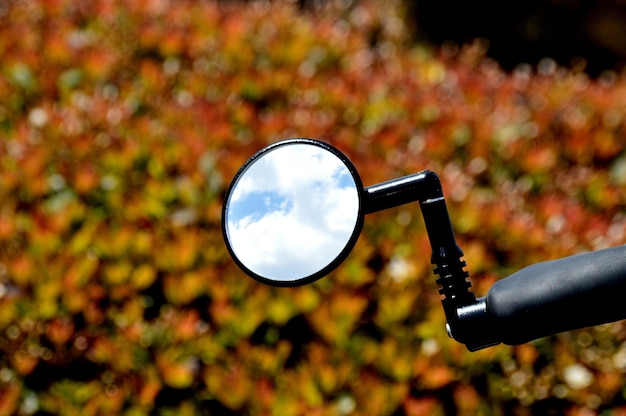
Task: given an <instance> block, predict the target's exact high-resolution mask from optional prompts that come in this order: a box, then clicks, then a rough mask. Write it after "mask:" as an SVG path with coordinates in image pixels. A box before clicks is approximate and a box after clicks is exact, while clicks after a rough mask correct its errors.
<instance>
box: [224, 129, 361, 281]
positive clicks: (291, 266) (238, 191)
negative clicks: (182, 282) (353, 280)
mask: <svg viewBox="0 0 626 416" xmlns="http://www.w3.org/2000/svg"><path fill="white" fill-rule="evenodd" d="M362 192H363V186H362V184H361V180H360V178H359V177H358V174H357V173H356V170H355V169H354V167H353V166H352V164H351V163H350V162H349V161H348V159H347V158H346V157H345V156H344V155H342V154H341V153H340V152H339V151H338V150H336V149H335V148H333V147H331V146H329V145H327V144H325V143H322V142H317V141H314V140H311V139H290V140H286V141H283V142H279V143H276V144H274V145H271V146H269V147H268V148H265V149H263V150H261V151H260V152H258V153H257V154H256V155H254V156H253V157H252V158H251V159H250V160H249V161H248V162H247V163H246V164H245V165H244V166H243V168H242V169H241V170H240V171H239V172H238V173H237V175H236V176H235V178H234V180H233V183H232V184H231V186H230V188H229V191H228V194H227V196H226V200H225V203H224V212H223V217H222V218H223V220H222V221H223V231H224V237H225V240H226V244H227V246H228V248H229V251H230V253H231V255H232V256H233V258H234V259H235V261H236V262H237V263H238V264H239V266H240V267H241V268H242V269H243V270H244V271H245V272H246V273H248V274H249V275H251V276H252V277H254V278H256V279H258V280H261V281H263V282H264V283H269V284H272V285H276V286H295V285H300V284H304V283H307V282H309V281H312V280H315V279H317V278H319V277H322V276H323V275H325V274H327V273H328V272H329V271H330V270H332V269H333V268H334V267H336V266H337V265H338V263H339V262H341V261H342V260H343V258H344V257H345V256H346V255H347V254H348V253H349V251H350V250H351V249H352V247H353V246H354V243H355V242H356V239H357V238H358V234H359V233H360V231H361V227H362V223H363V214H362V212H361V195H362Z"/></svg>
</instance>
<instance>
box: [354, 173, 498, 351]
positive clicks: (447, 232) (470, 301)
mask: <svg viewBox="0 0 626 416" xmlns="http://www.w3.org/2000/svg"><path fill="white" fill-rule="evenodd" d="M364 195H365V197H364V212H365V213H366V214H370V213H373V212H377V211H382V210H384V209H388V208H393V207H396V206H399V205H403V204H406V203H409V202H415V201H419V203H420V208H421V210H422V216H423V218H424V222H425V224H426V231H427V233H428V238H429V240H430V245H431V248H432V256H431V263H432V264H434V265H436V267H435V269H434V273H435V274H436V275H437V276H438V277H437V284H438V285H439V293H440V294H441V297H442V299H441V302H442V304H443V309H444V313H445V315H446V320H447V322H448V324H447V330H448V334H449V335H450V336H451V337H453V338H454V339H455V340H457V341H459V342H461V343H463V344H465V345H466V346H467V348H468V349H470V350H471V351H474V350H477V349H480V348H485V347H487V346H490V345H495V344H498V342H497V341H495V340H493V339H492V337H491V336H490V335H489V332H490V328H491V327H490V325H489V322H487V321H488V315H487V313H486V307H485V299H484V298H481V299H476V297H475V296H474V293H473V292H471V291H470V287H471V283H470V282H469V280H468V278H469V273H468V272H467V271H466V270H465V267H466V263H465V261H464V260H463V251H462V250H461V248H460V247H459V246H458V245H457V243H456V239H455V237H454V231H453V230H452V225H451V224H450V217H449V215H448V209H447V207H446V202H445V199H444V196H443V191H442V187H441V182H440V180H439V176H437V174H436V173H434V172H432V171H423V172H419V173H416V174H413V175H409V176H405V177H402V178H398V179H394V180H391V181H387V182H383V183H380V184H378V185H373V186H369V187H366V188H365V193H364Z"/></svg>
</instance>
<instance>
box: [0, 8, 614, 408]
mask: <svg viewBox="0 0 626 416" xmlns="http://www.w3.org/2000/svg"><path fill="white" fill-rule="evenodd" d="M345 3H348V4H347V5H346V4H344V3H342V2H337V4H331V5H329V6H327V7H326V8H324V9H323V10H321V11H320V12H319V13H317V14H315V15H312V14H308V13H307V12H301V11H299V10H298V9H297V8H296V6H295V5H293V4H291V3H289V2H287V3H281V2H272V3H262V2H252V3H250V4H247V5H244V4H232V3H229V4H226V3H225V2H224V3H217V2H194V1H180V2H176V3H169V2H160V1H119V0H114V1H106V2H105V1H102V2H100V1H98V2H89V3H87V2H85V3H75V2H70V1H63V0H60V1H55V2H49V1H47V2H44V1H40V2H37V1H32V2H8V3H6V4H5V5H4V6H0V13H2V15H3V16H2V19H1V20H0V39H1V40H0V54H1V56H3V59H2V61H1V62H0V74H1V76H0V97H1V98H0V135H1V137H2V140H1V141H0V201H2V202H1V204H0V333H1V334H2V336H1V337H0V351H1V352H2V353H1V354H0V384H1V387H0V413H2V414H13V413H21V414H34V413H55V414H119V413H125V414H148V413H150V414H152V413H156V414H170V413H176V414H275V415H299V414H307V415H312V414H320V415H322V414H389V415H391V414H395V415H401V414H407V415H418V414H447V413H450V414H452V413H459V414H476V413H485V414H509V413H515V414H537V413H569V414H582V413H583V412H585V411H587V410H589V409H591V411H597V412H600V411H603V410H615V411H624V403H623V402H624V399H623V397H624V390H623V385H624V374H623V371H624V369H625V368H626V361H625V360H624V347H623V346H624V345H626V344H625V343H624V342H625V341H626V329H625V327H624V324H623V322H618V323H614V324H608V325H604V326H600V327H596V328H588V329H583V330H580V331H574V332H569V333H565V334H560V335H557V336H554V337H550V338H545V339H542V340H539V341H536V342H534V343H532V344H528V345H522V346H519V347H508V346H498V347H493V348H490V349H487V350H484V351H481V352H477V353H469V352H467V351H466V350H465V349H464V347H463V346H462V345H459V344H456V343H455V342H454V341H451V340H449V339H447V336H446V335H445V329H444V326H445V320H444V317H443V311H442V309H441V305H440V299H439V297H438V295H437V288H436V285H435V283H434V278H433V276H432V271H431V265H430V264H429V257H430V253H429V247H428V240H427V238H426V235H425V231H424V227H423V224H422V223H421V219H420V218H419V217H420V215H419V213H418V212H417V209H418V208H417V206H416V205H415V206H411V205H407V206H404V207H399V208H397V209H393V210H389V211H386V212H381V213H377V214H374V215H371V216H369V217H368V218H367V221H366V224H365V228H364V231H363V234H362V236H361V238H360V240H359V242H358V243H357V246H356V248H355V250H354V252H353V253H352V254H351V255H350V257H349V258H348V259H347V260H346V262H345V263H344V264H343V265H342V266H341V267H340V268H339V269H337V270H336V271H335V272H334V273H332V274H331V275H330V276H328V277H326V278H324V279H322V280H320V281H318V282H316V283H315V284H313V285H310V286H304V287H300V288H295V289H276V288H270V287H267V286H263V285H260V284H258V283H256V282H255V281H253V280H252V279H249V278H247V277H246V276H244V275H243V274H242V273H241V272H240V271H239V270H238V269H237V267H236V266H235V265H234V263H233V262H232V260H231V259H230V258H229V257H228V254H227V251H226V249H225V247H224V243H223V240H222V236H221V229H220V221H221V218H220V215H221V204H222V199H223V195H224V192H225V189H226V187H227V185H228V183H229V181H230V179H231V178H232V176H233V175H234V174H235V172H236V171H237V170H238V169H239V167H240V166H241V165H242V164H243V162H244V161H245V160H246V159H247V158H248V157H249V156H250V155H251V154H252V153H253V152H255V151H256V150H258V149H259V148H261V147H263V146H265V145H267V144H269V143H271V142H274V141H276V140H279V139H283V138H286V137H293V136H308V137H314V138H318V139H321V140H325V141H328V142H330V143H331V144H333V145H335V146H337V147H338V148H339V149H341V150H342V151H344V152H345V153H346V154H347V155H348V156H349V157H350V158H351V160H352V161H353V162H354V164H355V165H356V166H357V168H358V169H359V171H360V173H361V176H362V178H363V181H364V183H365V184H366V185H370V184H374V183H377V182H381V181H384V180H387V179H391V178H395V177H399V176H402V175H405V174H410V173H414V172H416V171H419V170H422V169H427V168H428V169H431V170H434V171H436V172H438V173H439V174H440V176H441V178H442V182H443V186H444V191H445V193H446V195H447V199H448V201H449V208H450V211H451V216H452V220H453V223H454V224H453V225H454V228H455V230H456V231H457V235H458V239H459V243H460V245H461V247H463V248H464V251H465V253H466V259H467V261H468V264H469V270H470V271H471V272H472V274H473V279H474V290H475V291H476V292H477V293H479V294H484V293H485V292H486V291H487V289H488V288H489V286H490V285H491V284H492V283H493V281H495V280H496V279H498V278H501V277H504V276H506V275H507V274H510V273H511V272H513V271H515V270H517V269H519V268H521V267H523V266H525V265H528V264H531V263H533V262H537V261H542V260H547V259H551V258H557V257H562V256H565V255H568V254H572V253H575V252H579V251H585V250H591V249H598V248H603V247H607V246H611V245H617V244H623V243H624V242H625V241H626V235H625V233H624V230H625V229H626V216H625V215H624V200H625V194H624V191H625V184H626V179H625V177H626V156H625V154H624V151H623V148H624V143H625V133H626V131H625V122H624V117H623V114H624V113H625V111H624V110H625V107H626V102H625V101H624V97H626V91H625V89H626V82H625V81H624V80H623V79H622V78H620V77H619V76H617V75H615V74H612V73H606V74H604V75H603V76H602V77H601V78H599V79H598V80H594V81H590V80H589V79H588V78H587V77H586V76H585V75H583V74H581V73H573V72H568V71H566V70H563V69H562V68H560V67H558V66H556V65H551V64H549V63H548V64H545V65H543V66H542V67H541V68H539V70H538V71H535V70H533V69H531V68H527V67H522V68H520V69H518V70H517V71H515V72H514V73H512V74H506V73H504V72H502V71H501V70H500V69H499V68H498V67H497V66H496V65H495V64H494V63H493V62H492V61H490V60H489V59H486V58H485V56H484V51H483V50H481V49H480V45H466V46H464V47H462V48H461V49H460V50H459V51H451V50H448V49H443V50H441V51H433V50H429V49H428V48H425V47H423V46H420V45H411V44H410V42H409V40H408V37H407V36H406V33H407V31H406V30H405V26H404V24H403V10H402V8H401V6H400V5H399V2H395V1H394V2H378V1H366V2H362V3H359V4H358V5H351V4H349V3H350V2H345Z"/></svg>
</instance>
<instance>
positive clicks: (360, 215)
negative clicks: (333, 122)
mask: <svg viewBox="0 0 626 416" xmlns="http://www.w3.org/2000/svg"><path fill="white" fill-rule="evenodd" d="M294 144H307V145H311V146H316V147H320V148H322V149H324V150H326V151H328V152H330V153H332V154H333V155H335V156H336V157H337V158H338V159H339V160H341V162H343V164H344V165H345V166H346V167H347V168H348V171H349V172H350V175H351V176H352V179H353V180H354V184H355V186H356V188H357V194H358V198H359V201H358V212H357V220H356V223H355V225H354V230H353V232H352V235H351V236H350V239H349V240H348V242H347V243H346V245H345V247H344V248H343V250H341V252H340V253H339V254H338V255H337V257H335V259H334V260H332V261H331V262H330V263H329V264H328V265H327V266H326V267H324V268H323V269H321V270H319V271H317V272H316V273H313V274H311V275H309V276H306V277H303V278H299V279H296V280H285V281H282V280H280V281H279V280H272V279H268V278H266V277H264V276H261V275H259V274H257V273H255V272H253V271H252V270H250V269H249V268H248V267H246V265H245V264H243V263H242V262H241V261H240V260H239V258H238V257H237V255H236V254H235V252H234V250H233V248H232V247H231V244H230V239H229V237H228V227H227V211H228V206H229V205H230V196H231V195H232V192H233V190H234V188H235V186H236V185H237V183H238V182H239V179H240V178H241V177H242V176H243V174H244V173H245V172H246V171H247V170H248V168H249V167H250V166H252V164H253V163H254V162H255V161H257V160H258V159H259V158H261V157H263V155H265V154H267V153H269V152H271V151H273V150H276V149H277V148H279V147H283V146H289V145H294ZM364 198H365V189H364V187H363V182H362V181H361V177H360V176H359V173H358V172H357V170H356V168H355V167H354V165H353V164H352V162H351V161H350V160H349V159H348V158H347V157H346V156H345V155H344V154H343V153H342V152H340V151H339V150H337V149H336V148H335V147H333V146H331V145H329V144H328V143H324V142H321V141H318V140H314V139H309V138H303V137H298V138H292V139H286V140H281V141H279V142H276V143H273V144H271V145H269V146H267V147H265V148H263V149H261V150H259V151H258V152H256V153H255V154H254V155H252V157H250V159H248V160H247V161H246V163H245V164H244V165H243V166H242V167H241V169H239V171H238V172H237V173H236V174H235V176H234V178H233V180H232V182H231V183H230V186H229V187H228V189H227V191H226V194H225V196H224V204H223V206H222V235H223V237H224V242H225V243H226V248H227V249H228V252H229V254H230V256H231V257H232V259H233V260H234V261H235V263H236V264H237V266H239V268H240V269H241V270H243V271H244V272H245V273H246V274H247V275H249V276H250V277H252V278H253V279H255V280H257V281H259V282H261V283H264V284H267V285H270V286H276V287H296V286H303V285H306V284H308V283H311V282H314V281H316V280H318V279H320V278H322V277H324V276H326V275H328V274H329V273H330V272H331V271H333V270H334V269H336V268H337V266H339V264H341V262H343V261H344V260H345V259H346V257H347V256H348V254H350V252H351V251H352V249H353V248H354V245H355V244H356V242H357V240H358V238H359V235H360V234H361V230H362V229H363V222H364V217H365V212H364V203H363V201H364Z"/></svg>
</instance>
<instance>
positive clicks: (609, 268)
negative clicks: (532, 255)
mask: <svg viewBox="0 0 626 416" xmlns="http://www.w3.org/2000/svg"><path fill="white" fill-rule="evenodd" d="M485 302H486V309H487V315H488V319H489V321H490V322H491V323H492V325H493V326H494V327H493V329H494V330H495V333H494V335H495V336H496V337H497V338H499V340H500V341H501V342H502V343H504V344H509V345H517V344H523V343H525V342H528V341H531V340H533V339H537V338H541V337H544V336H548V335H552V334H556V333H559V332H563V331H569V330H572V329H577V328H584V327H589V326H594V325H600V324H603V323H607V322H614V321H618V320H621V319H626V245H625V246H619V247H614V248H609V249H604V250H599V251H594V252H589V253H584V254H578V255H575V256H571V257H566V258H563V259H559V260H553V261H547V262H543V263H538V264H535V265H532V266H529V267H526V268H524V269H522V270H520V271H519V272H517V273H514V274H512V275H511V276H509V277H507V278H505V279H502V280H499V281H497V282H496V283H495V284H494V285H493V286H492V287H491V289H490V290H489V292H488V294H487V296H486V300H485Z"/></svg>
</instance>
